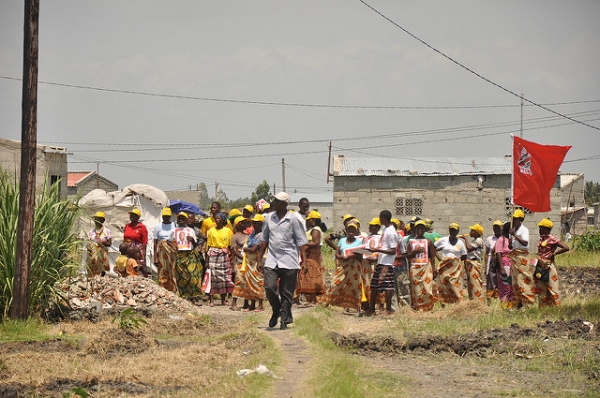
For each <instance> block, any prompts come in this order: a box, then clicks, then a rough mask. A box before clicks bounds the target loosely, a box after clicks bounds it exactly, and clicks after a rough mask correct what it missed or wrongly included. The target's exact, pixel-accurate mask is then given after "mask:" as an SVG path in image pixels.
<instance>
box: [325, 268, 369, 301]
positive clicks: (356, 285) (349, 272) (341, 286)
mask: <svg viewBox="0 0 600 398" xmlns="http://www.w3.org/2000/svg"><path fill="white" fill-rule="evenodd" d="M362 275H363V262H362V260H359V259H357V258H356V257H355V256H352V257H350V258H347V259H342V260H338V265H337V267H336V268H335V273H334V274H333V280H332V282H331V287H330V288H329V292H328V294H327V304H329V305H335V306H337V307H342V308H355V309H359V308H360V303H361V297H362V283H363V281H362Z"/></svg>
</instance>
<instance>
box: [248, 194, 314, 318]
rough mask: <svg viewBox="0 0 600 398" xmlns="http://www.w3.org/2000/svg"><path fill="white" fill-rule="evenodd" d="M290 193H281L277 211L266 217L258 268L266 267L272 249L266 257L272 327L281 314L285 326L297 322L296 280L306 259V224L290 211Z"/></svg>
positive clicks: (275, 201)
mask: <svg viewBox="0 0 600 398" xmlns="http://www.w3.org/2000/svg"><path fill="white" fill-rule="evenodd" d="M289 203H290V195H289V194H288V193H286V192H279V193H278V194H277V195H275V197H274V199H273V204H272V208H273V209H274V211H273V212H272V213H269V214H268V215H267V216H266V217H265V222H264V226H263V231H262V233H263V242H261V244H260V252H259V254H258V262H259V263H258V268H259V269H260V268H262V257H263V254H264V253H265V250H266V249H267V248H268V249H269V251H268V252H267V258H266V259H265V260H264V275H265V293H266V296H267V299H268V300H269V303H270V304H271V308H272V309H273V315H272V316H271V319H270V320H269V327H270V328H273V327H275V325H277V319H278V318H279V317H281V325H280V328H281V329H287V325H288V324H290V323H292V322H293V321H294V319H293V317H292V302H293V300H294V291H295V290H296V280H297V279H298V270H299V269H300V265H301V263H302V262H303V261H304V259H305V258H306V253H305V252H306V246H305V245H306V244H307V243H308V239H307V237H306V229H305V228H303V227H302V223H301V222H300V220H299V218H298V217H297V216H296V215H294V213H292V212H290V211H289V210H288V208H287V206H288V205H289Z"/></svg>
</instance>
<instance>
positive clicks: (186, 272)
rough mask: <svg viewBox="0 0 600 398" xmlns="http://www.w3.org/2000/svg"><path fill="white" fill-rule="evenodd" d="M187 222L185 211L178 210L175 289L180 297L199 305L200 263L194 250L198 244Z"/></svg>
mask: <svg viewBox="0 0 600 398" xmlns="http://www.w3.org/2000/svg"><path fill="white" fill-rule="evenodd" d="M187 223H188V215H187V213H185V212H180V213H179V214H177V228H175V237H176V243H177V263H176V266H175V269H176V271H177V290H178V292H179V295H180V296H181V297H183V298H186V299H188V300H190V301H191V302H192V303H193V304H196V305H201V302H200V296H201V295H202V290H201V287H202V263H201V262H200V257H199V255H198V252H197V251H196V250H194V248H195V247H196V245H197V244H198V242H197V241H196V233H195V232H194V230H193V229H192V228H190V227H188V225H187Z"/></svg>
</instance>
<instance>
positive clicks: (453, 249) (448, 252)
mask: <svg viewBox="0 0 600 398" xmlns="http://www.w3.org/2000/svg"><path fill="white" fill-rule="evenodd" d="M457 239H458V238H457ZM434 245H435V248H436V249H438V250H439V251H441V252H442V258H444V257H458V258H461V257H462V256H466V255H467V247H466V246H465V244H464V242H463V241H462V240H461V239H458V240H457V242H456V244H455V245H451V244H450V237H449V236H444V237H443V238H441V239H439V240H438V241H437V242H435V243H434Z"/></svg>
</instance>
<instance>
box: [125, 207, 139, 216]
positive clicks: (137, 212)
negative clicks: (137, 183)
mask: <svg viewBox="0 0 600 398" xmlns="http://www.w3.org/2000/svg"><path fill="white" fill-rule="evenodd" d="M128 213H129V214H135V215H136V216H138V217H141V216H142V212H141V211H140V209H138V208H135V209H133V210H131V211H129V212H128Z"/></svg>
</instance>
